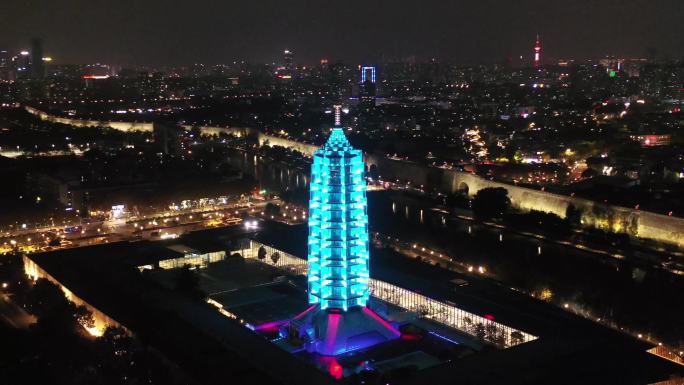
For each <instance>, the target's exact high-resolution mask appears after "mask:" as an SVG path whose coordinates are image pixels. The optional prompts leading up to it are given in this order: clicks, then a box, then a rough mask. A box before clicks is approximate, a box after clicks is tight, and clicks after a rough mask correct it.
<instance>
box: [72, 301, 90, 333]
mask: <svg viewBox="0 0 684 385" xmlns="http://www.w3.org/2000/svg"><path fill="white" fill-rule="evenodd" d="M74 318H75V319H76V322H78V324H79V325H81V326H83V327H84V328H88V329H92V328H94V327H95V319H93V313H91V312H90V310H88V309H87V308H86V307H85V306H79V307H77V308H76V310H75V311H74Z"/></svg>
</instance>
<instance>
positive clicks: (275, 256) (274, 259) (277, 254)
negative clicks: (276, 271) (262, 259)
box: [271, 251, 280, 265]
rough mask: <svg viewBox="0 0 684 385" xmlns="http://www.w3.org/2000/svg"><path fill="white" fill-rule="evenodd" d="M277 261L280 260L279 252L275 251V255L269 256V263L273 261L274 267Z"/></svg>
mask: <svg viewBox="0 0 684 385" xmlns="http://www.w3.org/2000/svg"><path fill="white" fill-rule="evenodd" d="M279 259H280V253H279V252H277V251H276V252H275V253H273V254H271V261H273V264H274V265H275V264H277V263H278V260H279Z"/></svg>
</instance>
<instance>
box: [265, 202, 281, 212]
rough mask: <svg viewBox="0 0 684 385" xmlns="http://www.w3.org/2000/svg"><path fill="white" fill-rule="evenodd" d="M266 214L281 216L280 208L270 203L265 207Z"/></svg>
mask: <svg viewBox="0 0 684 385" xmlns="http://www.w3.org/2000/svg"><path fill="white" fill-rule="evenodd" d="M264 212H265V213H266V214H268V215H278V214H280V206H278V205H276V204H273V203H270V202H269V203H267V204H266V207H264Z"/></svg>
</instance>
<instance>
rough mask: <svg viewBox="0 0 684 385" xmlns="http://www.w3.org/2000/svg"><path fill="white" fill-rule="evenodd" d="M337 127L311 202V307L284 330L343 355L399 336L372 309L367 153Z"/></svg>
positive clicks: (317, 161) (318, 157) (315, 173)
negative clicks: (369, 287) (370, 299)
mask: <svg viewBox="0 0 684 385" xmlns="http://www.w3.org/2000/svg"><path fill="white" fill-rule="evenodd" d="M339 116H340V107H339V106H335V127H333V129H332V132H331V134H330V137H329V138H328V141H327V143H326V144H325V146H324V147H323V148H322V149H320V150H318V151H316V152H315V153H314V159H313V165H312V167H311V186H310V187H311V196H310V201H309V245H308V246H309V254H308V265H309V272H308V282H309V285H308V286H309V287H308V291H309V303H310V304H311V306H310V307H309V308H308V309H307V310H306V311H304V312H303V313H301V314H300V315H299V316H297V317H295V318H294V319H293V320H292V321H291V322H290V323H289V325H288V327H287V328H286V329H284V330H283V332H284V333H285V334H287V336H288V337H289V338H290V339H291V340H292V341H298V342H300V343H302V344H303V345H304V346H305V348H306V349H307V350H309V351H311V352H317V353H320V354H323V355H329V356H332V355H338V354H342V353H345V352H349V351H352V350H357V349H362V348H366V347H369V346H372V345H375V344H377V343H380V342H384V341H389V340H392V339H395V338H398V337H399V336H400V333H399V332H398V331H397V330H396V329H395V328H394V327H392V325H390V324H389V323H388V322H387V321H385V320H384V319H382V317H380V316H379V315H377V314H376V313H374V312H373V311H372V310H370V309H369V308H368V307H367V303H368V299H369V297H370V291H369V289H368V279H369V271H368V258H369V240H368V215H367V208H366V205H367V201H366V182H365V179H364V163H363V154H362V153H361V151H360V150H357V149H354V148H353V147H352V146H351V145H350V144H349V141H347V138H346V137H345V135H344V130H343V129H342V127H341V125H340V119H339Z"/></svg>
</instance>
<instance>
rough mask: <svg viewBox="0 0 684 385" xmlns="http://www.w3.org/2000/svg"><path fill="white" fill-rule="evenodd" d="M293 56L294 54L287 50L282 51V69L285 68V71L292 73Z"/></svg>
mask: <svg viewBox="0 0 684 385" xmlns="http://www.w3.org/2000/svg"><path fill="white" fill-rule="evenodd" d="M293 55H294V54H293V53H292V51H290V50H289V49H286V50H285V51H283V67H285V69H286V70H287V71H292V70H293V69H294V58H293Z"/></svg>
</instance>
